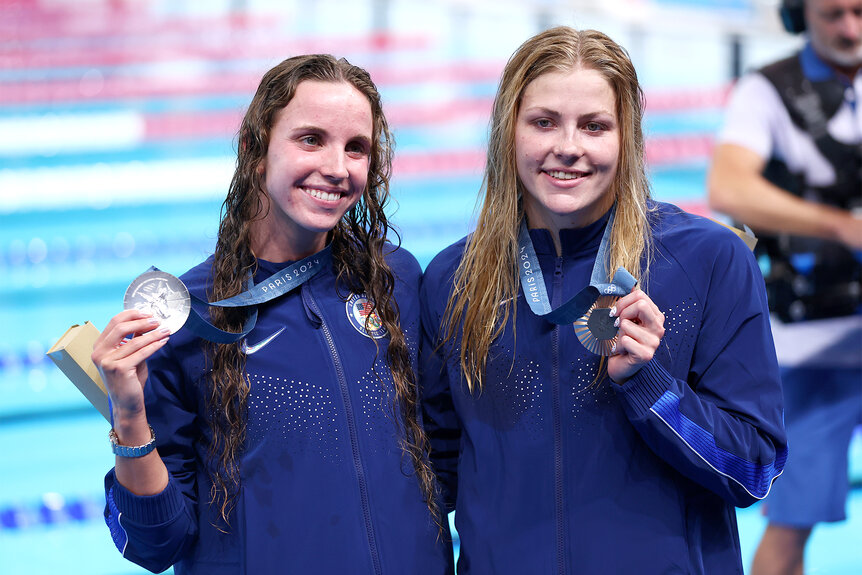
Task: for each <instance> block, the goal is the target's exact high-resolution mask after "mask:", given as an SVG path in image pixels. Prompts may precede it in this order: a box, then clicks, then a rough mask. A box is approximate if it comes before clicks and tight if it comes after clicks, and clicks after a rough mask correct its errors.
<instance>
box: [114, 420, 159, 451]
mask: <svg viewBox="0 0 862 575" xmlns="http://www.w3.org/2000/svg"><path fill="white" fill-rule="evenodd" d="M149 427H150V440H149V441H148V442H147V443H145V444H144V445H138V446H135V447H132V446H129V445H120V442H119V439H118V438H117V432H116V431H114V429H113V428H111V431H110V432H109V433H108V439H110V440H111V451H112V452H113V453H114V455H117V456H119V457H130V458H135V457H143V456H144V455H146V454H148V453H149V452H151V451H152V450H153V449H155V448H156V432H155V431H154V430H153V426H152V425H150V426H149Z"/></svg>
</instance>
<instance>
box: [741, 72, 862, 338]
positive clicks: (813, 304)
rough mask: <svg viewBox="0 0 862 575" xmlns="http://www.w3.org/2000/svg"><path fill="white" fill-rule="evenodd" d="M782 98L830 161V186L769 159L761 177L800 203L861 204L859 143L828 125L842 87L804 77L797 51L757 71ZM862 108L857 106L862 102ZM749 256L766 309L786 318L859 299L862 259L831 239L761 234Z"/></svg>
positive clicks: (853, 306) (845, 310) (850, 305)
mask: <svg viewBox="0 0 862 575" xmlns="http://www.w3.org/2000/svg"><path fill="white" fill-rule="evenodd" d="M760 73H761V74H763V76H765V77H766V79H767V80H769V81H770V82H771V83H772V84H773V85H774V86H775V88H776V90H777V91H778V94H779V95H780V96H781V100H782V102H783V103H784V106H785V107H786V108H787V111H788V112H789V114H790V118H791V120H792V121H793V123H794V124H795V125H796V126H797V127H799V128H800V129H802V130H803V131H805V132H806V133H807V134H809V135H810V136H811V138H812V139H813V141H814V143H815V145H816V146H817V149H818V150H819V151H820V153H821V154H822V155H823V157H824V158H825V159H826V160H827V161H828V162H829V163H830V164H831V165H832V167H833V169H834V171H835V183H834V184H833V185H831V186H828V187H814V186H811V185H810V184H808V182H807V181H806V179H805V176H804V174H793V173H791V172H790V170H789V169H788V168H787V165H786V164H784V163H783V162H781V161H779V160H776V159H774V158H773V159H772V160H770V162H769V163H768V164H767V166H766V168H765V170H764V174H763V175H764V177H766V178H767V179H768V180H770V181H771V182H772V183H773V184H775V185H777V186H779V187H781V188H783V189H785V190H787V191H789V192H791V193H793V194H795V195H797V196H800V197H803V198H805V199H806V200H809V201H812V202H816V203H821V204H827V205H830V206H835V207H837V208H841V209H843V210H852V209H853V208H860V207H862V143H858V144H855V145H848V144H843V143H841V142H839V141H837V140H835V139H834V138H833V137H832V136H831V135H829V132H828V131H827V129H826V125H827V122H828V121H829V119H830V118H832V116H834V115H835V114H836V113H837V112H838V110H839V108H840V107H841V104H842V102H843V100H844V90H845V86H844V85H842V84H841V82H840V81H838V80H837V79H835V78H831V79H829V80H827V81H822V82H814V81H811V80H809V79H808V78H807V77H805V74H804V73H803V70H802V65H801V63H800V59H799V57H798V56H792V57H790V58H787V59H785V60H781V61H779V62H776V63H774V64H770V65H769V66H766V67H765V68H762V69H761V70H760ZM860 105H862V103H860ZM758 235H759V236H760V241H759V242H758V244H757V250H756V251H755V253H756V254H757V256H758V260H759V261H761V263H762V265H761V268H762V269H763V272H764V277H765V279H766V288H767V294H768V297H769V308H770V310H771V311H772V312H774V313H775V314H777V315H778V317H779V318H780V319H781V320H782V321H784V322H792V321H801V320H808V319H818V318H828V317H838V316H846V315H852V314H853V313H855V312H857V311H858V310H859V308H860V304H862V299H860V298H862V295H861V294H862V264H860V261H859V260H858V259H857V258H856V256H855V254H854V253H853V252H852V251H851V250H849V249H848V248H847V247H845V246H844V245H842V244H839V243H837V242H832V241H827V240H819V239H814V238H805V237H799V236H791V235H787V234H779V235H768V234H764V233H762V232H761V233H759V234H758Z"/></svg>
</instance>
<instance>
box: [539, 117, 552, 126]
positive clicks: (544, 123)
mask: <svg viewBox="0 0 862 575" xmlns="http://www.w3.org/2000/svg"><path fill="white" fill-rule="evenodd" d="M536 126H538V127H540V128H550V127H551V126H553V124H552V123H551V121H550V120H549V119H547V118H539V119H538V120H536Z"/></svg>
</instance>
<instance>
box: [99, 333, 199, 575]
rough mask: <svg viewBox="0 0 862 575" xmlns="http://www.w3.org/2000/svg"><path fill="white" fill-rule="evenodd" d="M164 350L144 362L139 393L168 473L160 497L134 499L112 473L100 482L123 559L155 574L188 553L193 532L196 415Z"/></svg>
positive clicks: (195, 523) (195, 528)
mask: <svg viewBox="0 0 862 575" xmlns="http://www.w3.org/2000/svg"><path fill="white" fill-rule="evenodd" d="M170 347H171V344H170V343H169V344H168V345H166V346H164V347H163V348H162V349H161V350H159V351H158V352H156V354H155V355H154V356H153V357H151V358H150V360H149V361H148V368H149V378H148V380H147V386H146V388H145V390H144V393H145V399H146V407H147V419H148V420H149V423H150V425H152V427H153V430H154V431H155V434H156V448H157V449H158V452H159V455H160V456H161V458H162V461H164V463H165V466H166V467H167V468H168V485H167V487H166V488H165V489H164V490H163V491H162V492H161V493H159V494H156V495H152V496H138V495H135V494H133V493H131V492H130V491H129V490H127V489H126V488H125V487H123V486H122V485H121V484H120V483H119V482H118V481H117V480H116V477H115V475H114V470H113V469H112V470H111V471H110V472H108V474H107V475H106V477H105V499H106V505H105V513H104V514H105V522H106V523H107V525H108V528H109V529H110V531H111V538H112V539H113V540H114V544H115V545H116V546H117V549H118V550H119V551H120V553H122V554H123V557H125V558H126V559H128V560H130V561H132V562H134V563H137V564H138V565H140V566H141V567H144V568H145V569H148V570H150V571H152V572H154V573H159V572H162V571H164V570H165V569H167V568H169V567H170V566H171V565H173V564H174V563H176V562H177V561H179V560H180V559H182V558H183V556H184V555H185V554H186V553H188V551H189V549H190V548H191V546H192V544H193V543H194V541H195V539H196V538H197V532H198V521H197V517H196V495H195V490H196V484H195V480H196V478H195V472H196V468H197V464H196V459H195V452H194V445H193V444H194V441H195V437H196V436H197V435H199V433H198V431H197V430H198V428H197V425H196V414H195V411H194V408H193V406H191V405H189V404H188V399H187V398H183V397H182V394H181V393H180V389H182V388H181V387H180V384H181V381H182V380H181V377H182V376H181V375H180V374H181V370H180V368H179V366H178V364H177V363H176V362H174V361H173V360H172V358H171V355H170V352H169V351H168V348H170Z"/></svg>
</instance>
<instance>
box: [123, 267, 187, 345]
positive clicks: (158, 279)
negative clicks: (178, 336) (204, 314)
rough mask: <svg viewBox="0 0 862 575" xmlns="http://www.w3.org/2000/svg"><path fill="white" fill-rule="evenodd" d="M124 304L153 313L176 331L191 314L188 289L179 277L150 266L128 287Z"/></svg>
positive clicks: (162, 322) (162, 323)
mask: <svg viewBox="0 0 862 575" xmlns="http://www.w3.org/2000/svg"><path fill="white" fill-rule="evenodd" d="M123 308H124V309H136V310H139V311H142V312H145V313H149V314H151V315H152V316H153V317H154V318H155V319H157V320H159V323H160V324H161V325H162V326H163V327H165V328H167V329H169V330H170V332H171V333H172V334H173V333H176V332H177V330H179V329H180V328H181V327H183V325H184V324H185V323H186V319H188V317H189V311H190V310H191V301H190V298H189V290H188V289H187V288H186V286H185V285H184V284H183V282H181V281H180V280H179V278H177V277H174V276H172V275H171V274H168V273H165V272H163V271H159V270H150V271H147V272H144V273H142V274H141V275H139V276H138V277H137V278H135V279H134V281H132V283H131V285H129V287H128V289H126V295H125V297H124V298H123Z"/></svg>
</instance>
